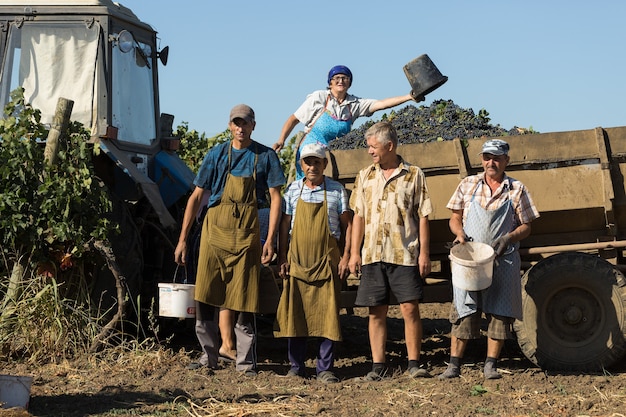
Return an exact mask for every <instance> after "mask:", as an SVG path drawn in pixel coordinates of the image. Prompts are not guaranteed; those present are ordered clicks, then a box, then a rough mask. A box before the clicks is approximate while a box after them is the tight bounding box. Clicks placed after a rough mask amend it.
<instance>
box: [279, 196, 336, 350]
mask: <svg viewBox="0 0 626 417" xmlns="http://www.w3.org/2000/svg"><path fill="white" fill-rule="evenodd" d="M304 187H305V185H304V184H303V188H304ZM300 194H301V195H302V190H301V191H300ZM340 257H341V254H340V251H339V245H338V243H337V239H335V238H334V237H333V235H332V234H331V233H330V227H329V224H328V208H327V202H326V186H325V185H324V201H323V202H322V203H307V202H305V201H303V200H302V199H300V200H298V206H297V209H296V212H295V218H294V222H293V230H292V232H291V243H290V246H289V253H288V255H287V259H288V261H289V265H290V266H289V278H288V279H286V280H284V281H283V292H282V295H281V297H280V302H279V304H278V309H277V311H276V328H275V331H274V336H276V337H325V338H327V339H330V340H335V341H340V340H341V326H340V324H339V296H340V294H341V280H340V278H339V272H338V265H339V259H340Z"/></svg>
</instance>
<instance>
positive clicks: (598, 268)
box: [514, 252, 626, 371]
mask: <svg viewBox="0 0 626 417" xmlns="http://www.w3.org/2000/svg"><path fill="white" fill-rule="evenodd" d="M522 306H523V307H522V308H523V320H521V321H520V320H517V321H516V322H515V325H514V327H515V332H516V335H517V341H518V344H519V346H520V348H521V350H522V352H523V353H524V355H526V357H527V358H528V359H529V360H530V361H531V362H533V363H534V364H536V365H538V366H540V367H541V368H542V369H545V370H554V371H600V370H602V369H604V368H607V367H610V366H611V365H612V364H614V363H615V362H616V361H618V360H619V359H620V358H621V357H622V356H623V355H624V352H626V279H625V278H624V275H623V274H622V273H621V272H620V271H618V270H617V269H615V267H614V266H613V265H611V264H610V263H608V262H607V261H605V260H604V259H602V258H600V257H598V256H594V255H590V254H585V253H578V252H568V253H561V254H557V255H553V256H551V257H549V258H547V259H545V260H543V261H541V262H539V263H538V264H537V265H535V266H533V267H532V268H531V269H529V270H528V271H527V272H526V274H524V277H523V278H522Z"/></svg>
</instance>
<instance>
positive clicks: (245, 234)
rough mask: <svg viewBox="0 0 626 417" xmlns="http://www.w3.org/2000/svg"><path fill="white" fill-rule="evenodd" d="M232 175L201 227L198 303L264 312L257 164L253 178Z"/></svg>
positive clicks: (197, 283) (228, 176)
mask: <svg viewBox="0 0 626 417" xmlns="http://www.w3.org/2000/svg"><path fill="white" fill-rule="evenodd" d="M231 149H232V145H231V148H229V150H228V170H229V172H228V174H227V177H226V183H225V185H224V192H223V194H222V198H221V200H220V203H219V204H218V205H216V206H214V207H210V208H209V209H208V211H207V214H206V217H205V219H204V223H203V225H202V238H201V242H200V255H199V260H198V276H197V278H196V288H195V299H196V300H197V301H200V302H202V303H205V304H210V305H214V306H219V307H224V308H228V309H230V310H234V311H245V312H251V313H256V312H258V309H259V281H260V267H261V238H260V231H259V217H258V209H257V199H256V163H257V156H256V153H255V159H254V172H253V175H252V176H251V177H235V176H233V175H231V174H230V169H231V167H230V164H231Z"/></svg>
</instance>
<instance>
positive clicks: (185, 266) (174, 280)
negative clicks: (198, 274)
mask: <svg viewBox="0 0 626 417" xmlns="http://www.w3.org/2000/svg"><path fill="white" fill-rule="evenodd" d="M179 267H180V265H179V264H176V270H174V279H173V280H172V282H174V283H176V277H177V276H178V268H179ZM183 268H184V269H185V279H184V280H183V282H182V283H183V284H186V283H187V265H183Z"/></svg>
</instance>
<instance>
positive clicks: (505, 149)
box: [480, 139, 509, 155]
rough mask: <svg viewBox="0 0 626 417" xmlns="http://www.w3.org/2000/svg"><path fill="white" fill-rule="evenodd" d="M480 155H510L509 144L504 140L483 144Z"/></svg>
mask: <svg viewBox="0 0 626 417" xmlns="http://www.w3.org/2000/svg"><path fill="white" fill-rule="evenodd" d="M480 153H481V154H483V153H490V154H491V155H508V154H509V144H508V143H507V142H505V141H503V140H502V139H489V140H488V141H486V142H485V143H483V149H482V151H481V152H480Z"/></svg>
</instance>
